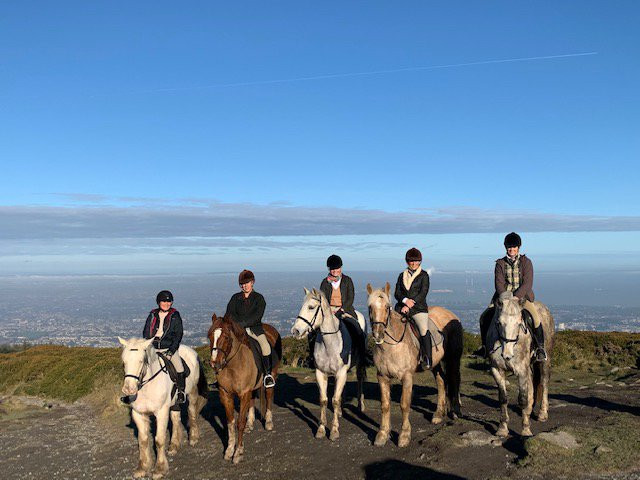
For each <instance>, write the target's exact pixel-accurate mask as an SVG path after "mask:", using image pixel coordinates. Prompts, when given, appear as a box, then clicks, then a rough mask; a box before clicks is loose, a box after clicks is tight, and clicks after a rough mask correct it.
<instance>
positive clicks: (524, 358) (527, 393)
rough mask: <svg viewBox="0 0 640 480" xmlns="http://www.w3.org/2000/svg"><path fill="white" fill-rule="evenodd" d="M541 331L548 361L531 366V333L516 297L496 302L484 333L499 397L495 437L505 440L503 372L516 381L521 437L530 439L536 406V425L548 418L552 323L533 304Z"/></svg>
mask: <svg viewBox="0 0 640 480" xmlns="http://www.w3.org/2000/svg"><path fill="white" fill-rule="evenodd" d="M534 305H535V307H536V308H537V309H538V314H539V315H540V322H541V324H542V329H543V331H544V341H545V349H546V351H547V360H545V361H544V362H534V361H533V359H532V356H533V353H532V350H531V342H532V338H531V332H530V331H529V328H528V327H527V325H526V324H525V322H524V320H523V318H522V307H521V305H520V302H519V301H518V298H517V297H514V296H513V294H512V293H511V292H505V293H503V294H502V295H500V297H499V298H498V300H496V313H495V315H494V316H493V320H492V321H491V325H490V327H489V331H488V332H487V347H489V348H490V350H489V358H490V360H491V373H492V374H493V378H494V379H495V381H496V384H497V385H498V390H499V392H500V393H499V396H500V427H499V428H498V431H497V432H496V435H498V436H501V437H506V436H507V435H508V434H509V428H508V426H507V424H508V422H509V413H508V411H507V402H508V399H507V386H506V380H505V372H507V371H510V372H513V373H514V374H515V375H516V377H517V378H518V387H519V394H518V403H519V404H520V407H521V408H522V435H523V436H531V435H532V433H531V424H530V418H529V417H530V415H531V412H532V411H533V408H534V396H535V403H536V404H537V405H539V407H540V411H539V413H538V421H540V422H545V421H546V420H547V418H548V417H549V413H548V408H549V398H548V394H549V376H550V374H551V351H552V349H553V337H554V334H555V323H554V321H553V316H552V315H551V312H550V311H549V309H548V308H547V307H546V306H545V305H544V304H542V303H540V302H534Z"/></svg>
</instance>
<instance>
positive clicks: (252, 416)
mask: <svg viewBox="0 0 640 480" xmlns="http://www.w3.org/2000/svg"><path fill="white" fill-rule="evenodd" d="M260 413H261V414H262V412H260ZM255 421H256V399H255V398H254V396H253V393H252V394H251V401H250V402H249V413H247V428H245V432H246V433H251V432H252V431H253V423H254V422H255Z"/></svg>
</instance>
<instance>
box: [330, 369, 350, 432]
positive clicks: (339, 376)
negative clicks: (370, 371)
mask: <svg viewBox="0 0 640 480" xmlns="http://www.w3.org/2000/svg"><path fill="white" fill-rule="evenodd" d="M348 371H349V369H348V367H347V366H346V365H345V366H344V367H342V368H341V369H340V370H338V373H336V388H335V391H334V392H333V402H332V403H333V422H332V424H331V433H330V434H329V440H337V439H338V438H339V437H340V431H339V430H338V428H339V426H340V425H339V420H338V419H339V418H340V417H341V416H342V409H341V403H342V392H343V390H344V385H345V383H347V373H348Z"/></svg>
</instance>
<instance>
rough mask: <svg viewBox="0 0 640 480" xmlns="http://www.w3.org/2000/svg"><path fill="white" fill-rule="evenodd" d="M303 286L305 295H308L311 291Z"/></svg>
mask: <svg viewBox="0 0 640 480" xmlns="http://www.w3.org/2000/svg"><path fill="white" fill-rule="evenodd" d="M303 288H304V294H305V295H309V294H310V293H311V292H310V291H309V289H308V288H307V287H303Z"/></svg>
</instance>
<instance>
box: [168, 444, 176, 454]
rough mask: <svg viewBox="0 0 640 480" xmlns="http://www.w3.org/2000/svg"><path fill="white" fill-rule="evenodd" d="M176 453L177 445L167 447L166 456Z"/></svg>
mask: <svg viewBox="0 0 640 480" xmlns="http://www.w3.org/2000/svg"><path fill="white" fill-rule="evenodd" d="M176 453H178V445H169V449H168V450H167V455H175V454H176Z"/></svg>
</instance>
